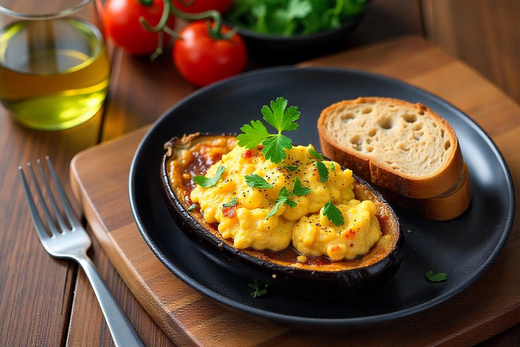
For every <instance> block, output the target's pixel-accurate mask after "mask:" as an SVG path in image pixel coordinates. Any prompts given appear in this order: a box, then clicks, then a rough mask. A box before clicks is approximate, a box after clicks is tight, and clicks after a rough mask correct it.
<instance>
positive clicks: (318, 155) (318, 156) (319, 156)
mask: <svg viewBox="0 0 520 347" xmlns="http://www.w3.org/2000/svg"><path fill="white" fill-rule="evenodd" d="M309 152H310V153H311V155H312V156H313V157H314V158H316V159H318V160H323V155H321V153H318V152H316V151H315V150H314V149H312V148H309Z"/></svg>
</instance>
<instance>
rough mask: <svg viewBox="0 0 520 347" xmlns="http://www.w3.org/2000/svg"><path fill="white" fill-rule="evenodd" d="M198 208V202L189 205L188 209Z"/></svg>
mask: <svg viewBox="0 0 520 347" xmlns="http://www.w3.org/2000/svg"><path fill="white" fill-rule="evenodd" d="M196 208H197V205H196V204H191V205H190V207H188V211H193V210H194V209H196Z"/></svg>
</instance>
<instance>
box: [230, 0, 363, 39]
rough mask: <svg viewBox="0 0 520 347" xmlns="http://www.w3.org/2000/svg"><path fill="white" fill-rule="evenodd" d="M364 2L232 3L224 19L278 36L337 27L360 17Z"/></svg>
mask: <svg viewBox="0 0 520 347" xmlns="http://www.w3.org/2000/svg"><path fill="white" fill-rule="evenodd" d="M366 1H367V0H335V1H333V0H254V1H252V0H234V1H233V3H234V5H233V7H232V8H231V10H230V11H229V12H228V13H227V14H226V18H227V19H228V20H229V21H231V22H233V23H235V24H237V25H238V26H241V27H245V28H247V29H250V30H253V31H256V32H260V33H266V34H279V35H285V36H289V35H294V34H311V33H316V32H319V31H323V30H327V29H331V28H337V27H339V26H341V25H342V23H344V22H346V21H347V20H349V19H351V18H352V17H354V16H355V15H357V14H359V13H360V12H361V11H362V10H363V8H364V7H365V3H366Z"/></svg>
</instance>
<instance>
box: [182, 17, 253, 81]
mask: <svg viewBox="0 0 520 347" xmlns="http://www.w3.org/2000/svg"><path fill="white" fill-rule="evenodd" d="M229 31H230V29H229V28H228V27H226V26H224V25H223V26H222V33H224V34H225V33H227V32H229ZM180 34H181V36H182V38H183V40H175V43H174V46H173V62H174V63H175V66H176V67H177V71H178V72H179V73H180V74H181V75H182V76H183V77H184V78H185V79H186V80H187V81H189V82H191V83H193V84H195V85H196V86H199V87H202V86H206V85H208V84H210V83H213V82H216V81H219V80H221V79H224V78H226V77H230V76H233V75H236V74H239V73H241V72H242V71H243V70H244V67H245V65H246V61H247V51H246V46H245V44H244V41H243V40H242V37H240V35H238V34H235V35H233V36H232V37H231V38H230V39H229V40H214V39H213V38H211V36H210V34H209V32H208V28H207V26H206V23H205V22H203V21H198V22H193V23H191V24H189V25H188V26H186V28H184V29H183V30H182V31H181V33H180Z"/></svg>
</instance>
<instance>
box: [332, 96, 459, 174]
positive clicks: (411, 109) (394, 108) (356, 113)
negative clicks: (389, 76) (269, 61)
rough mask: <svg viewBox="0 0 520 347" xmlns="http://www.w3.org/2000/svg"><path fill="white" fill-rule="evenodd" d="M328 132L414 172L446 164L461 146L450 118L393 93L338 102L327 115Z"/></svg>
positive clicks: (374, 157) (381, 162)
mask: <svg viewBox="0 0 520 347" xmlns="http://www.w3.org/2000/svg"><path fill="white" fill-rule="evenodd" d="M324 127H325V131H326V132H327V133H328V134H329V135H330V137H331V138H332V140H334V141H335V142H336V143H337V144H339V145H341V146H344V147H347V148H350V149H352V150H353V151H357V152H359V154H360V155H362V156H365V157H367V158H370V160H371V161H372V162H377V164H378V165H379V166H381V167H388V168H391V169H393V170H395V171H397V172H401V173H403V174H406V175H410V176H426V175H429V174H431V173H434V172H436V171H438V170H439V169H441V168H443V167H445V165H446V163H447V161H449V160H450V158H452V157H453V152H454V151H455V150H456V143H454V141H457V140H456V137H455V135H454V133H453V132H452V131H450V130H448V131H447V130H446V129H451V128H450V126H449V125H448V124H447V122H446V121H445V120H444V119H442V118H440V117H439V116H438V115H437V114H436V113H434V112H433V111H431V110H430V109H428V108H427V107H425V106H423V105H421V104H411V103H408V102H404V101H401V100H395V99H387V98H374V99H370V98H360V99H357V100H355V102H346V103H338V104H336V107H333V108H332V110H331V112H330V113H329V114H328V115H327V118H326V119H325V122H324Z"/></svg>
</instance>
